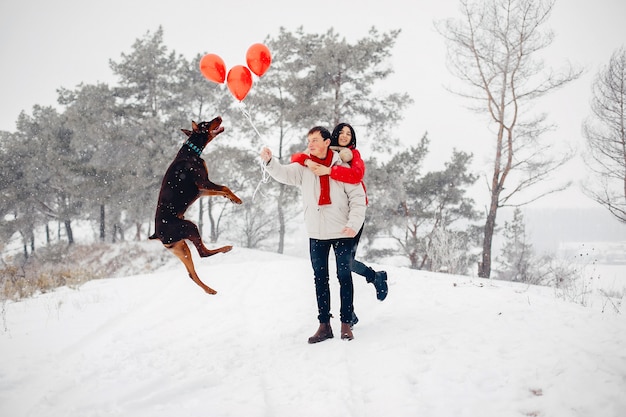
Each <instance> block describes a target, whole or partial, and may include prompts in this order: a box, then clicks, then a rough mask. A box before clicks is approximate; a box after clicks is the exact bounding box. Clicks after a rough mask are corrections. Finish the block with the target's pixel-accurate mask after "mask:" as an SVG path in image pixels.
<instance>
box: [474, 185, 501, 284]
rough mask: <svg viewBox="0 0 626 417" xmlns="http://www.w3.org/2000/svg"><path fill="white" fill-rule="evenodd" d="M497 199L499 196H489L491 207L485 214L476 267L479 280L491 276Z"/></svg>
mask: <svg viewBox="0 0 626 417" xmlns="http://www.w3.org/2000/svg"><path fill="white" fill-rule="evenodd" d="M498 198H499V195H496V194H492V195H491V205H490V206H489V213H488V214H487V221H486V222H485V230H484V238H483V254H482V261H481V262H480V264H479V265H478V276H479V277H480V278H489V277H490V276H491V249H492V248H491V246H492V242H493V233H494V231H495V229H496V214H497V211H498Z"/></svg>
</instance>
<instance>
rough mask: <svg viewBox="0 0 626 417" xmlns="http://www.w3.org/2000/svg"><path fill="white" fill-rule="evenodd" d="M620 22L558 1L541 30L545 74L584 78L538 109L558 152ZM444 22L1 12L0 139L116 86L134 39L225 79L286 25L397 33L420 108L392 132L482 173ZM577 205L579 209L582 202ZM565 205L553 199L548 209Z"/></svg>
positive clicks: (437, 6) (164, 8) (614, 2)
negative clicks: (567, 72) (62, 92)
mask: <svg viewBox="0 0 626 417" xmlns="http://www.w3.org/2000/svg"><path fill="white" fill-rule="evenodd" d="M625 16H626V1H624V0H595V1H593V2H592V1H589V0H557V4H556V6H555V9H554V11H553V14H552V17H551V18H550V20H549V23H548V25H549V27H550V28H551V29H552V30H553V31H554V32H555V35H556V39H555V41H554V42H553V44H552V45H551V46H550V47H549V49H548V50H547V52H548V53H547V59H548V64H550V66H552V67H554V68H558V67H561V66H562V64H563V63H565V62H567V61H569V62H571V63H572V64H574V65H578V66H582V67H584V68H586V70H587V72H586V73H585V75H584V76H583V77H581V78H580V79H579V80H577V81H576V82H574V83H572V84H570V85H569V86H567V87H566V88H564V89H562V90H560V91H559V92H557V93H555V94H553V95H552V96H551V97H550V98H549V99H547V100H545V101H544V102H542V103H540V105H541V106H545V107H546V109H547V110H549V112H550V121H552V122H554V123H555V124H557V125H558V130H557V131H556V132H554V133H552V134H553V135H556V138H558V139H559V140H562V141H563V142H564V143H565V142H566V143H568V144H572V145H574V146H577V145H579V144H580V143H582V142H581V141H582V139H581V133H580V131H581V129H580V127H581V121H582V120H583V119H584V118H585V117H586V116H587V115H588V114H589V98H590V86H591V82H592V80H593V77H594V76H595V74H596V73H597V72H598V70H599V69H600V68H601V67H602V66H603V65H606V64H607V63H608V60H609V58H610V56H611V54H612V53H613V52H614V51H615V50H616V49H617V48H618V47H620V46H622V45H625V44H626V25H625V24H624V18H625ZM447 17H460V14H459V10H458V1H457V0H411V1H410V2H409V1H406V0H385V1H380V0H376V1H374V0H317V1H310V2H294V1H287V0H269V1H258V0H230V1H223V2H215V1H208V0H205V1H195V0H177V1H172V2H167V1H155V0H151V1H148V0H138V1H137V0H123V1H121V0H110V1H108V2H95V3H94V2H85V1H83V0H80V1H79V0H63V1H58V2H54V1H53V2H49V1H41V0H39V1H36V0H22V1H19V2H18V1H15V0H13V1H3V2H2V3H1V4H0V39H1V43H0V56H2V65H0V92H1V97H2V98H1V99H0V106H1V108H0V130H7V131H14V130H15V121H16V120H17V117H18V115H19V113H20V112H21V111H22V110H24V111H26V112H27V113H29V114H30V113H31V112H32V106H33V105H35V104H40V105H56V98H57V93H56V89H57V88H59V87H65V88H74V87H76V85H78V84H79V83H81V82H83V83H88V84H92V83H96V82H106V83H110V84H114V83H115V79H114V77H113V75H112V73H111V70H110V68H109V60H110V59H112V60H114V61H119V60H120V56H121V54H122V53H129V52H130V51H131V46H132V44H133V42H134V41H135V40H136V39H138V38H142V37H143V36H144V35H145V34H146V33H147V32H148V31H149V32H151V33H154V31H156V29H157V28H158V27H159V25H161V26H162V27H163V29H164V43H165V44H166V45H167V47H168V48H169V49H170V50H174V51H176V52H177V53H180V54H182V55H184V56H185V57H186V58H188V59H191V58H193V57H194V56H195V55H196V54H199V53H201V54H203V53H216V54H218V55H220V56H221V57H222V58H223V59H224V60H225V62H226V66H227V67H228V68H230V67H232V66H234V65H237V64H245V53H246V51H247V49H248V47H249V46H250V45H252V44H253V43H257V42H263V40H264V39H265V38H266V37H267V36H276V35H277V34H278V30H279V28H280V27H281V26H282V27H285V28H286V29H288V30H295V29H296V28H298V27H300V26H302V27H303V28H304V30H305V32H307V33H324V32H326V31H327V30H328V29H329V28H331V27H332V28H334V29H335V31H336V32H337V33H339V34H340V35H341V36H345V37H346V38H347V40H348V41H352V40H355V39H359V38H362V37H366V36H367V33H368V30H369V28H371V27H372V26H375V27H376V28H377V29H379V31H387V30H391V29H401V30H402V33H401V35H400V37H399V38H398V41H397V43H396V46H395V48H394V49H393V60H392V63H393V67H394V71H395V73H394V75H393V76H392V78H391V79H390V80H389V81H388V82H386V83H385V87H388V88H389V91H407V92H408V93H409V94H410V95H411V96H412V97H413V98H414V100H415V105H413V106H412V107H411V108H410V109H408V111H407V112H406V114H405V121H404V122H403V123H401V124H399V125H398V127H397V132H398V135H399V136H401V137H403V138H404V140H411V138H412V137H414V139H415V140H417V139H419V138H420V137H421V136H422V135H423V134H424V132H426V131H428V134H429V137H430V140H431V160H432V161H435V162H434V163H436V162H437V161H441V160H444V159H447V158H448V157H449V155H450V151H451V149H452V147H456V148H458V149H461V150H465V151H468V152H474V153H475V155H476V164H477V166H481V165H482V166H484V165H485V162H486V161H487V159H486V158H487V157H488V155H489V154H488V152H487V153H486V155H487V156H485V152H483V150H484V149H485V148H489V147H490V143H491V142H490V140H489V138H487V139H485V140H484V141H482V140H481V137H482V136H485V132H484V131H483V132H481V130H483V129H484V125H485V123H484V121H483V120H481V119H480V118H479V117H478V116H476V115H475V114H473V113H470V112H469V111H468V110H466V108H465V106H464V102H463V101H461V100H460V99H459V98H458V97H456V96H454V95H452V94H451V93H449V92H448V91H447V90H446V89H445V88H444V86H449V85H450V84H452V83H455V82H456V81H455V79H453V78H452V77H451V76H450V74H449V72H448V71H447V69H446V65H445V54H446V50H445V45H444V42H443V40H442V38H441V36H440V35H439V34H437V32H436V31H435V30H434V26H433V22H434V21H436V20H440V19H443V18H447ZM253 88H254V87H253ZM477 132H480V133H477ZM487 133H488V132H487ZM477 136H481V137H477ZM491 141H492V140H491ZM481 152H483V153H482V154H481ZM579 168H580V167H579V166H578V165H572V167H571V168H569V171H567V172H565V173H563V174H562V175H565V176H570V175H571V176H572V178H574V179H576V178H578V177H580V176H581V175H582V174H581V173H582V170H581V169H579ZM572 198H573V200H574V201H573V202H572V203H576V201H577V200H578V196H577V195H576V194H573V195H572ZM563 200H564V198H563V197H562V196H561V197H558V198H556V201H555V203H558V202H562V201H563Z"/></svg>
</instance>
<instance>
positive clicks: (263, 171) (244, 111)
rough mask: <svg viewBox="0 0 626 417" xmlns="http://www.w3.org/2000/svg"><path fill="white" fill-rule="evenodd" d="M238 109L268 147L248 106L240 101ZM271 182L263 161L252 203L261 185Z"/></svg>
mask: <svg viewBox="0 0 626 417" xmlns="http://www.w3.org/2000/svg"><path fill="white" fill-rule="evenodd" d="M238 107H239V110H241V113H242V114H243V115H244V117H245V118H246V119H248V122H249V123H250V126H252V129H254V131H255V132H256V134H257V135H258V136H259V138H260V139H261V142H262V143H263V144H264V145H266V146H267V144H266V142H265V139H263V136H261V134H260V133H259V131H258V130H257V128H256V126H255V125H254V123H252V118H251V117H250V112H248V110H247V109H246V104H245V103H244V102H242V101H240V102H239V106H238ZM269 180H270V174H268V172H267V170H266V169H265V163H264V162H263V161H261V180H260V181H259V183H258V184H257V186H256V188H255V189H254V193H253V194H252V201H254V198H255V197H256V193H257V192H258V191H259V189H260V188H261V184H266V183H268V182H269ZM261 194H262V193H261Z"/></svg>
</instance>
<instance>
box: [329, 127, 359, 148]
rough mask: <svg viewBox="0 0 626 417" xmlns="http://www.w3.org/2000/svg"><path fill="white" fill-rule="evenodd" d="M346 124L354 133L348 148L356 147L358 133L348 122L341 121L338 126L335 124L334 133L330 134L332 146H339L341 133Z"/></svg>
mask: <svg viewBox="0 0 626 417" xmlns="http://www.w3.org/2000/svg"><path fill="white" fill-rule="evenodd" d="M345 126H348V129H350V133H352V140H351V141H350V143H349V144H348V148H350V149H354V148H356V133H355V132H354V128H353V127H352V126H351V125H350V124H348V123H339V124H338V125H337V126H335V128H334V129H333V134H332V135H331V136H330V146H339V133H340V132H341V129H343V128H344V127H345Z"/></svg>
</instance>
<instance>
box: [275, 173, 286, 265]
mask: <svg viewBox="0 0 626 417" xmlns="http://www.w3.org/2000/svg"><path fill="white" fill-rule="evenodd" d="M279 187H280V193H279V194H278V207H277V208H278V251H277V252H278V253H281V254H282V253H284V251H285V230H286V227H285V212H284V211H283V198H284V194H285V192H284V191H285V185H284V184H280V186H279Z"/></svg>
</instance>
